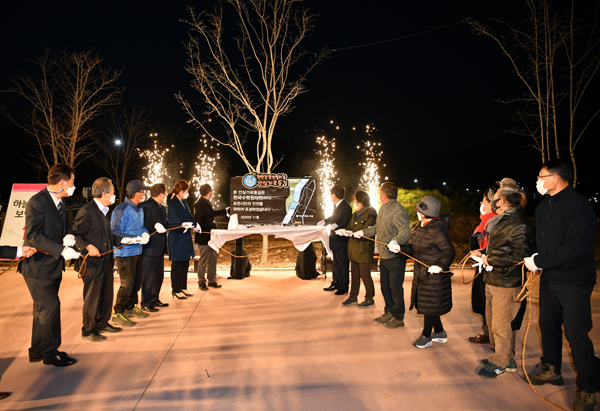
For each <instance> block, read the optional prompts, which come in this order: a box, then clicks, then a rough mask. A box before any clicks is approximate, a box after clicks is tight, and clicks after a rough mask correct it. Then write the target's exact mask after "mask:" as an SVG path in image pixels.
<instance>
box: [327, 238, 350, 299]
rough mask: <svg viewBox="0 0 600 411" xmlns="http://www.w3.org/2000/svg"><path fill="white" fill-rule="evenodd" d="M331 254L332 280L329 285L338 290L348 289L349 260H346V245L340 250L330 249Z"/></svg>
mask: <svg viewBox="0 0 600 411" xmlns="http://www.w3.org/2000/svg"><path fill="white" fill-rule="evenodd" d="M331 253H332V254H333V257H332V258H333V280H332V281H331V285H333V286H335V287H336V288H337V289H338V290H341V291H346V292H347V291H348V287H349V286H350V262H349V261H348V247H345V248H343V249H341V250H331Z"/></svg>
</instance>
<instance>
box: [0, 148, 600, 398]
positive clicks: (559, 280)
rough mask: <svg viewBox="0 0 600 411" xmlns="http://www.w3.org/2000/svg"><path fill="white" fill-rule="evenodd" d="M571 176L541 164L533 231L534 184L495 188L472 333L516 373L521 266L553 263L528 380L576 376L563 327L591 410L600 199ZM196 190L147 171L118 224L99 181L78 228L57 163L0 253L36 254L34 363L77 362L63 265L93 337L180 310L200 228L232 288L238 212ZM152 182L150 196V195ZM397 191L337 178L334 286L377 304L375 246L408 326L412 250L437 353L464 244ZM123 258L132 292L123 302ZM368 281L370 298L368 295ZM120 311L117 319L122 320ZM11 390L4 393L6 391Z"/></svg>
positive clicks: (71, 179)
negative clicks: (15, 238)
mask: <svg viewBox="0 0 600 411" xmlns="http://www.w3.org/2000/svg"><path fill="white" fill-rule="evenodd" d="M572 180H573V169H572V167H571V166H570V164H568V163H566V162H564V161H562V160H560V159H559V160H552V161H549V162H547V163H546V164H544V165H543V166H542V168H541V170H540V173H539V175H538V180H537V190H538V192H539V193H540V194H541V195H542V196H544V198H543V199H542V201H541V202H540V203H539V205H538V207H537V209H536V214H535V217H536V219H535V221H536V227H535V230H534V228H533V227H532V226H531V224H530V222H529V220H528V218H527V217H526V215H525V212H524V207H525V204H526V200H525V196H524V194H523V191H522V190H521V189H519V187H518V186H517V184H516V182H515V181H514V180H512V179H509V178H505V179H503V180H502V181H500V182H499V187H498V188H497V190H495V191H490V192H487V193H486V194H485V195H484V198H483V201H482V203H481V209H480V212H481V220H482V223H481V224H480V225H479V226H478V227H477V228H476V229H475V232H474V233H473V238H472V241H471V249H472V250H473V251H472V254H471V256H472V258H473V259H475V260H476V261H477V262H478V264H477V265H478V266H479V269H480V271H481V274H478V275H477V276H476V278H475V280H476V281H474V286H473V293H472V302H473V309H474V311H475V312H477V313H479V314H481V315H482V319H483V333H482V334H479V335H477V336H475V337H471V338H469V341H471V342H473V343H489V344H490V346H491V348H492V349H493V350H494V352H493V353H492V355H491V356H490V357H489V359H486V360H483V361H482V364H483V367H482V368H481V369H480V370H479V372H478V374H479V375H480V376H482V377H484V378H488V379H493V378H496V377H498V376H499V375H502V374H503V373H505V372H516V371H517V365H516V361H515V360H514V354H515V351H514V348H515V331H516V330H518V329H519V327H520V324H521V322H522V319H523V312H524V309H525V307H524V303H522V302H520V301H518V300H517V295H518V294H519V293H520V292H521V290H522V286H523V284H522V275H521V270H522V267H521V266H522V265H523V264H524V265H525V266H526V268H527V269H528V270H530V271H533V272H535V271H541V280H540V315H539V325H540V331H541V341H542V352H543V356H542V359H541V362H540V364H538V369H537V371H535V372H532V373H531V374H528V377H529V379H530V380H531V382H532V383H533V384H536V385H541V384H547V383H549V384H553V385H563V384H564V380H563V378H562V376H561V363H562V336H563V331H562V327H564V332H565V335H566V337H567V340H568V341H569V344H570V346H571V351H572V356H573V361H574V364H575V369H576V371H577V390H576V400H575V403H574V409H575V410H591V409H593V408H594V405H595V403H596V400H595V391H596V388H597V386H598V385H597V384H598V381H597V375H596V369H595V355H594V347H593V343H592V341H591V340H590V338H589V336H588V333H589V332H590V330H591V328H592V317H591V302H590V299H591V293H592V290H593V287H594V285H595V283H596V268H595V260H594V232H595V225H596V217H595V215H594V211H593V209H592V207H591V206H590V204H589V202H588V201H587V200H586V199H585V198H584V197H583V196H581V195H580V194H578V193H577V192H576V191H575V190H574V189H573V187H572V185H571V184H572ZM189 188H190V186H189V183H188V182H187V181H185V180H180V181H178V182H177V183H175V185H174V186H173V188H172V190H171V192H170V193H168V192H167V188H166V186H165V185H164V184H155V185H153V186H152V187H147V186H144V185H143V184H142V183H141V182H140V181H139V180H133V181H130V182H129V183H128V184H127V187H126V196H127V198H126V199H125V200H124V201H123V202H122V203H121V204H119V205H118V206H117V207H116V208H115V209H114V211H113V212H112V215H111V217H110V219H109V217H108V211H109V207H110V206H111V205H112V204H114V203H115V191H114V186H113V184H112V182H111V181H110V180H109V179H108V178H105V177H102V178H98V179H97V180H95V181H94V183H93V185H92V190H91V191H92V197H93V201H90V202H89V203H87V204H86V205H84V206H83V207H82V208H81V210H79V212H78V213H77V216H76V218H75V220H74V222H73V225H72V227H71V225H70V224H69V221H68V218H67V215H66V213H65V210H66V207H65V198H66V197H68V196H71V195H73V193H74V191H75V171H74V169H72V168H71V167H69V166H68V165H65V164H57V165H54V166H53V167H52V168H51V169H50V170H49V172H48V186H47V188H44V189H43V190H41V191H40V192H38V193H37V194H35V195H34V196H32V197H31V199H30V200H29V202H28V204H27V208H26V212H25V241H24V245H23V247H2V248H0V253H1V256H2V257H5V258H15V259H19V258H21V257H24V258H22V259H21V260H20V263H19V268H18V271H19V272H20V273H22V275H23V277H24V279H25V282H26V285H27V287H28V289H29V292H30V294H31V297H32V299H33V327H32V337H31V347H30V348H29V361H30V362H40V361H41V362H43V363H44V364H46V365H54V366H57V367H65V366H69V365H72V364H75V363H76V362H77V360H76V359H74V358H73V357H71V356H70V355H68V354H67V353H66V352H62V351H59V350H58V348H59V346H60V345H61V327H60V301H59V297H58V290H59V287H60V283H61V279H62V271H64V268H65V261H69V260H77V265H78V266H76V268H77V269H78V270H79V271H80V274H81V276H82V279H83V300H84V302H83V310H82V314H83V325H82V338H83V339H85V340H89V341H92V342H98V341H104V340H106V336H105V335H103V334H106V333H116V332H121V331H122V327H131V326H134V325H136V323H135V322H134V321H132V320H131V317H136V318H144V317H148V316H149V315H150V313H154V312H157V311H158V308H162V307H167V306H168V304H167V303H163V302H162V301H160V299H159V294H160V288H161V285H162V283H163V280H164V255H165V254H167V253H168V255H169V260H170V261H171V285H172V292H171V295H172V296H173V298H174V299H175V298H177V299H186V298H188V297H191V296H192V294H191V293H188V292H187V273H188V269H189V261H190V259H191V258H193V257H194V255H195V253H194V247H193V239H192V235H191V233H192V232H195V233H196V236H195V242H196V243H197V244H198V247H199V250H200V261H199V264H198V270H197V273H198V286H199V288H200V289H201V290H203V291H206V290H208V289H209V287H214V288H219V287H221V285H220V284H218V283H217V281H216V258H217V253H216V252H215V251H214V250H213V249H211V248H210V247H209V246H208V241H209V239H210V234H209V232H210V230H211V229H213V228H216V227H215V223H214V218H215V216H218V215H228V214H229V213H228V209H223V210H218V211H215V210H214V209H213V206H212V203H211V198H212V196H213V190H212V188H211V187H210V185H208V184H204V185H203V186H201V187H200V194H201V198H200V199H199V200H198V202H197V203H196V204H195V207H194V213H192V211H191V210H190V207H189V205H188V202H187V198H188V195H189ZM147 191H149V194H150V198H149V199H148V200H145V198H146V192H147ZM397 192H398V187H397V186H396V185H395V184H393V183H391V182H385V183H383V184H382V185H381V187H380V189H379V200H380V202H381V207H380V209H379V212H377V211H376V210H375V209H374V208H373V207H372V206H371V200H370V198H369V195H368V194H367V193H366V192H364V191H357V192H356V193H355V194H354V197H353V202H354V212H353V211H352V207H351V206H350V204H349V203H348V202H347V201H346V200H345V199H344V198H345V190H344V188H343V187H342V186H340V185H335V186H334V187H333V188H332V189H331V193H330V194H331V199H332V201H333V203H334V204H335V208H334V211H333V213H332V215H331V216H330V217H328V218H327V219H325V220H323V221H320V222H319V223H318V224H319V225H322V226H324V225H327V226H328V229H329V230H330V246H331V250H332V254H333V256H332V257H333V280H332V283H331V285H330V286H328V287H327V288H325V289H324V290H325V291H335V294H336V295H346V294H348V292H349V293H350V295H349V296H348V297H347V298H346V299H345V300H344V301H343V302H342V304H343V305H345V306H353V305H356V306H358V307H360V308H363V309H367V308H370V307H373V306H374V295H375V289H374V283H373V279H372V277H371V264H372V260H373V255H374V253H375V249H376V248H377V252H378V254H379V257H380V259H379V270H380V282H381V293H382V296H383V299H384V302H385V307H384V313H383V314H382V315H381V316H379V317H377V318H375V319H374V320H375V321H376V322H378V323H381V324H383V326H384V327H386V328H389V329H395V328H399V327H403V326H404V316H405V302H404V288H403V283H404V277H405V268H406V262H407V259H408V258H409V257H411V258H413V259H414V260H415V264H414V274H413V280H412V292H411V297H410V309H412V308H416V310H417V312H418V313H419V314H422V315H423V316H424V320H423V321H424V325H423V331H422V333H421V335H420V336H418V338H417V339H416V340H415V341H414V343H413V345H414V346H415V347H417V348H427V347H430V346H432V343H434V342H435V343H446V342H447V341H448V335H447V333H446V331H445V330H444V327H443V324H442V321H441V316H442V315H444V314H446V313H448V312H449V311H450V310H451V308H452V287H451V276H452V273H451V272H450V265H451V263H452V261H453V260H454V257H455V250H454V247H453V245H452V243H451V241H450V238H449V227H450V215H449V214H440V211H441V205H440V201H439V200H438V199H437V198H435V197H433V196H425V197H424V198H423V199H421V201H419V202H418V203H417V204H416V205H415V206H414V207H415V211H416V213H417V216H418V219H419V223H418V225H417V226H416V227H414V228H413V229H411V225H410V220H409V216H408V212H407V211H406V209H405V208H404V207H403V206H402V205H401V204H400V203H399V202H398V201H397ZM165 200H166V201H167V202H168V206H165ZM202 227H204V229H205V230H206V231H204V232H203V231H202ZM167 232H168V235H167ZM86 255H87V257H86ZM82 256H83V257H85V258H80V257H82ZM88 257H89V258H88ZM115 262H116V266H117V268H118V274H119V278H120V287H119V289H118V292H117V296H116V299H115V302H114V307H113V299H114V295H113V278H114V276H113V267H114V265H115ZM350 279H351V280H350ZM361 281H362V283H363V284H364V287H365V299H364V301H362V302H360V303H359V302H358V296H359V289H360V283H361ZM140 290H141V292H142V298H141V304H140V306H138V301H139V299H138V293H139V291H140ZM113 310H114V313H113ZM110 320H112V322H113V323H114V324H117V325H118V326H115V325H112V324H110V322H109V321H110ZM8 395H9V393H0V399H2V398H5V397H6V396H8Z"/></svg>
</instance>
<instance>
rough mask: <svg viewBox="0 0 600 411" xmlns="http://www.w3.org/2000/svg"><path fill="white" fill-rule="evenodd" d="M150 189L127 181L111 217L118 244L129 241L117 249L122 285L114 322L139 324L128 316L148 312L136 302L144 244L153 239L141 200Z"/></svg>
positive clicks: (128, 324) (138, 315)
mask: <svg viewBox="0 0 600 411" xmlns="http://www.w3.org/2000/svg"><path fill="white" fill-rule="evenodd" d="M149 189H150V187H146V186H144V184H142V182H141V181H140V180H132V181H130V182H128V183H127V187H126V191H127V198H125V201H123V202H122V203H121V204H119V205H118V206H117V208H115V210H114V211H113V213H112V217H111V219H110V228H111V230H112V233H113V235H114V238H115V245H116V246H118V245H121V244H126V245H125V246H124V247H121V248H119V249H117V250H115V253H114V254H115V258H116V260H117V269H118V270H119V278H120V280H121V286H120V287H119V291H118V292H117V298H116V301H115V314H114V315H113V322H114V323H116V324H119V325H120V326H122V327H133V326H134V325H136V324H137V323H136V322H134V321H131V320H130V319H129V317H138V318H145V317H148V316H149V314H148V313H146V312H144V311H142V310H141V309H140V308H139V307H138V306H137V302H138V291H140V288H141V286H142V246H143V245H144V244H148V241H149V240H150V234H148V230H147V229H146V227H145V226H144V210H143V209H142V207H141V206H140V202H141V201H142V200H144V197H145V190H149Z"/></svg>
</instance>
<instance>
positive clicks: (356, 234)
mask: <svg viewBox="0 0 600 411" xmlns="http://www.w3.org/2000/svg"><path fill="white" fill-rule="evenodd" d="M364 234H365V233H363V230H358V231H355V232H353V233H352V235H353V236H354V238H361V237H362V236H363V235H364Z"/></svg>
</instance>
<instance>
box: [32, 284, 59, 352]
mask: <svg viewBox="0 0 600 411" xmlns="http://www.w3.org/2000/svg"><path fill="white" fill-rule="evenodd" d="M24 278H25V283H26V284H27V288H28V289H29V293H30V294H31V298H32V299H33V327H32V329H31V347H30V348H29V356H30V357H39V356H40V355H41V356H42V357H44V358H52V357H55V356H57V355H58V347H60V344H61V343H62V340H61V335H60V334H61V328H60V299H59V298H58V289H59V288H60V282H61V280H62V277H59V278H57V279H56V280H44V279H40V278H31V277H24Z"/></svg>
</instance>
